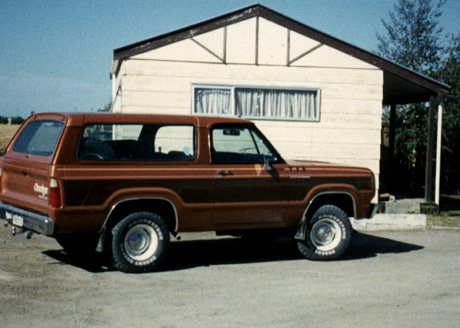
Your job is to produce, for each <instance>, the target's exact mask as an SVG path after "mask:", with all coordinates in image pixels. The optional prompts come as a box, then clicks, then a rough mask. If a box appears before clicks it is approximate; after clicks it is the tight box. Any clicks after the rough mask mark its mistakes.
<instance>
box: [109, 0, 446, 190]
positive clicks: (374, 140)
mask: <svg viewBox="0 0 460 328" xmlns="http://www.w3.org/2000/svg"><path fill="white" fill-rule="evenodd" d="M111 73H112V75H111V76H112V81H113V106H112V111H114V112H123V113H134V112H136V113H162V114H202V115H222V116H237V117H242V118H247V119H250V120H253V121H255V122H256V124H257V126H258V127H259V128H260V129H261V130H262V131H263V132H264V134H265V135H266V136H267V137H268V138H269V139H270V140H271V141H272V143H273V144H274V145H275V146H276V147H277V149H278V150H279V151H280V153H281V154H282V155H283V156H284V157H285V158H295V159H312V160H321V161H330V162H336V163H344V164H352V165H358V166H364V167H368V168H370V169H371V170H372V171H373V172H374V173H375V175H376V178H377V179H376V181H379V173H380V146H381V129H382V122H381V116H382V107H383V105H392V108H395V104H403V103H413V102H425V101H430V99H431V104H432V106H431V107H430V108H432V109H433V108H434V106H435V98H434V97H436V96H438V95H442V94H445V93H446V92H447V90H448V87H447V86H445V85H443V84H441V83H440V82H438V81H434V80H432V79H429V78H427V77H425V76H422V75H420V74H417V73H415V72H413V71H410V70H408V69H406V68H404V67H401V66H399V65H396V64H394V63H392V62H389V61H387V60H384V59H382V58H380V57H378V56H376V55H374V54H372V53H369V52H367V51H365V50H362V49H360V48H357V47H355V46H352V45H350V44H348V43H346V42H343V41H340V40H338V39H336V38H334V37H331V36H329V35H326V34H324V33H322V32H320V31H318V30H315V29H313V28H311V27H308V26H306V25H304V24H302V23H299V22H297V21H294V20H292V19H290V18H288V17H286V16H283V15H281V14H279V13H277V12H275V11H273V10H271V9H268V8H266V7H264V6H261V5H253V6H250V7H247V8H243V9H241V10H238V11H235V12H231V13H228V14H225V15H223V16H220V17H216V18H213V19H210V20H208V21H204V22H202V23H199V24H195V25H193V26H189V27H186V28H182V29H180V30H177V31H173V32H171V33H168V34H164V35H160V36H156V37H154V38H151V39H148V40H144V41H141V42H137V43H134V44H131V45H128V46H125V47H122V48H119V49H115V50H114V63H113V68H112V72H111ZM433 110H434V109H433ZM393 112H394V110H393ZM422 128H424V127H422ZM433 134H434V132H433V133H431V134H430V135H431V136H433ZM390 139H391V138H390ZM393 140H394V139H393ZM393 142H394V141H393Z"/></svg>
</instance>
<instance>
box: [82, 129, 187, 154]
mask: <svg viewBox="0 0 460 328" xmlns="http://www.w3.org/2000/svg"><path fill="white" fill-rule="evenodd" d="M195 139H196V133H195V127H194V126H191V125H172V124H91V125H88V126H86V127H85V129H84V131H83V134H82V138H81V141H80V146H79V149H78V157H79V158H80V159H82V160H110V161H127V160H137V161H189V160H193V159H195V157H196V141H195Z"/></svg>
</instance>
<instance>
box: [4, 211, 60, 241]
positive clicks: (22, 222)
mask: <svg viewBox="0 0 460 328" xmlns="http://www.w3.org/2000/svg"><path fill="white" fill-rule="evenodd" d="M0 219H3V220H6V221H7V222H8V223H9V224H12V225H14V226H16V227H19V228H21V229H25V230H31V231H34V232H36V233H39V234H42V235H46V236H52V235H53V232H54V221H53V220H51V218H50V217H49V216H46V215H40V214H37V213H34V212H30V211H26V210H23V209H21V208H18V207H15V206H11V205H6V204H1V203H0Z"/></svg>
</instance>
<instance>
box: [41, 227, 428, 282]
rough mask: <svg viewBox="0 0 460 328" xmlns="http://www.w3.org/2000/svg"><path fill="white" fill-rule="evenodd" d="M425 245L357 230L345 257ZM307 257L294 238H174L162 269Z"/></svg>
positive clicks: (78, 259)
mask: <svg viewBox="0 0 460 328" xmlns="http://www.w3.org/2000/svg"><path fill="white" fill-rule="evenodd" d="M423 248H424V247H422V246H418V245H413V244H408V243H404V242H400V241H397V240H392V239H388V238H384V237H380V236H373V235H366V234H362V233H358V232H355V234H354V235H353V240H352V242H351V244H350V247H349V249H348V251H347V253H346V254H345V256H344V257H343V258H342V259H341V261H351V260H362V259H366V258H372V257H375V256H378V255H379V254H400V253H408V252H412V251H417V250H420V249H423ZM43 253H44V254H45V255H47V256H49V257H51V258H53V259H55V260H57V261H58V262H55V263H53V264H62V265H72V266H75V267H78V268H81V269H83V270H86V271H88V272H92V273H102V272H108V271H113V269H111V268H110V267H109V266H108V265H107V263H106V261H105V260H104V258H103V257H102V256H101V255H100V254H91V255H86V256H85V255H78V256H77V255H72V256H71V255H68V254H66V253H65V251H64V250H48V251H45V252H43ZM293 260H303V258H302V257H301V255H300V254H299V252H298V251H297V247H296V243H295V242H294V241H293V240H292V239H284V238H280V239H278V240H276V241H273V242H249V241H245V240H241V239H239V238H220V239H210V240H190V241H180V242H177V241H174V242H172V243H171V247H170V249H169V254H168V257H167V259H166V262H165V263H164V264H163V266H162V267H161V268H160V270H159V271H163V272H164V271H178V270H187V269H191V268H195V267H203V266H204V267H206V266H213V265H231V264H244V263H263V262H280V261H293Z"/></svg>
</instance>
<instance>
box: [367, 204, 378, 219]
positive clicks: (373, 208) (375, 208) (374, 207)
mask: <svg viewBox="0 0 460 328" xmlns="http://www.w3.org/2000/svg"><path fill="white" fill-rule="evenodd" d="M379 208H380V205H379V204H372V206H371V209H370V210H369V219H372V218H373V217H374V215H375V214H376V213H377V211H378V210H379Z"/></svg>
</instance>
